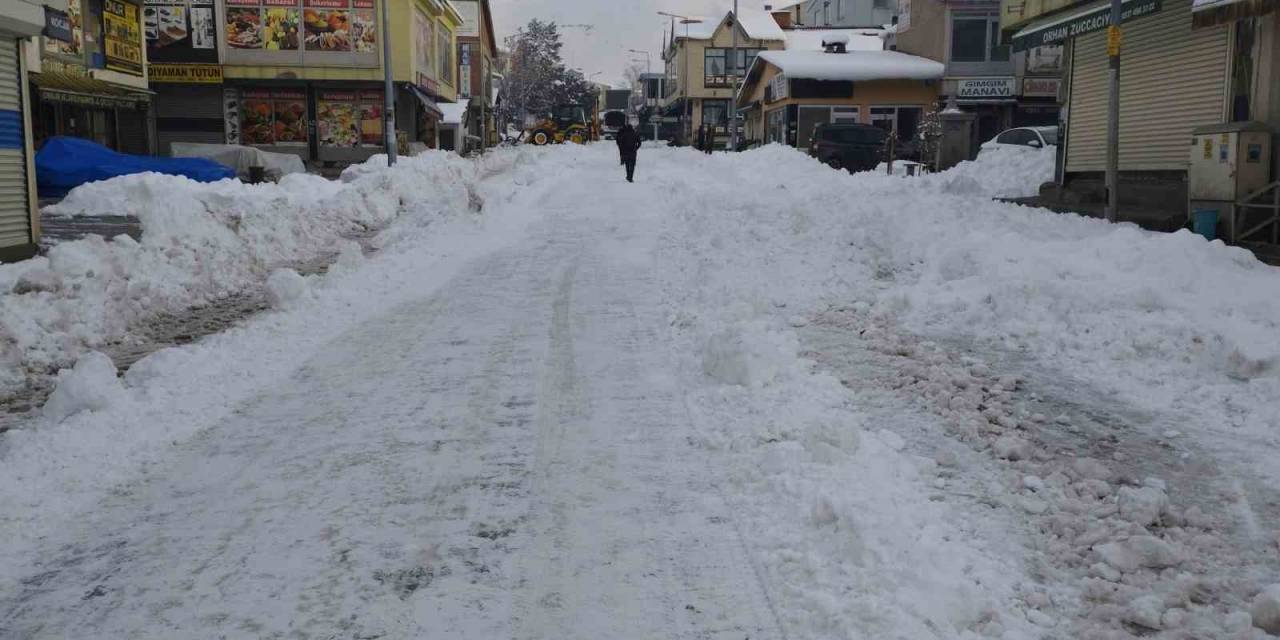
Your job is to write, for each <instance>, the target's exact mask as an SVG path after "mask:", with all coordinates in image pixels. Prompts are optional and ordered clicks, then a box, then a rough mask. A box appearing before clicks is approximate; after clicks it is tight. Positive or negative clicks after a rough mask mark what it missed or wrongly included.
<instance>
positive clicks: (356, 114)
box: [316, 91, 383, 147]
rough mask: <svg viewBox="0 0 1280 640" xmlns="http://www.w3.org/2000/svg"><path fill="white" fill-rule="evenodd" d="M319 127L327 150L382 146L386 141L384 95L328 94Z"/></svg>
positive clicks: (321, 101) (320, 104) (321, 106)
mask: <svg viewBox="0 0 1280 640" xmlns="http://www.w3.org/2000/svg"><path fill="white" fill-rule="evenodd" d="M317 108H318V110H319V111H318V113H317V116H316V124H317V125H318V127H319V136H320V145H321V146H325V147H358V146H360V145H367V146H379V145H381V144H382V143H383V140H382V116H383V98H382V92H381V91H359V92H357V91H324V92H321V93H320V95H319V98H318V102H317Z"/></svg>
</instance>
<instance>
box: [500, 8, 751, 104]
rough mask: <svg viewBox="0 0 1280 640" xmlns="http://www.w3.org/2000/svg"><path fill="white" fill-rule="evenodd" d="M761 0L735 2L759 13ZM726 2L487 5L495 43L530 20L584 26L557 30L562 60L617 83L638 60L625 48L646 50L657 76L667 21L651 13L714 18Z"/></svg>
mask: <svg viewBox="0 0 1280 640" xmlns="http://www.w3.org/2000/svg"><path fill="white" fill-rule="evenodd" d="M765 1H766V0H741V4H740V7H741V8H742V9H747V8H754V9H759V8H761V7H763V6H764V3H765ZM732 7H733V3H732V0H490V8H491V10H492V11H493V22H494V24H495V26H496V27H497V35H498V44H499V46H501V44H502V39H503V38H505V37H507V36H509V35H511V34H512V33H513V32H515V30H516V29H517V28H519V27H521V26H523V25H524V24H526V23H528V22H529V20H530V19H531V18H538V19H539V20H554V21H555V22H557V23H558V24H562V25H570V24H589V25H591V30H590V31H589V32H587V31H585V30H583V29H574V28H564V29H561V30H560V33H561V36H562V38H563V39H564V43H565V46H564V61H565V64H566V65H568V66H570V67H577V68H581V69H583V70H584V71H585V72H586V73H587V74H588V75H590V74H593V73H596V72H600V75H598V76H595V77H594V78H592V79H593V80H595V81H597V82H605V83H609V84H615V85H617V84H621V82H622V73H623V70H624V69H625V68H626V66H627V64H628V63H629V62H630V60H631V59H632V58H641V59H643V58H644V56H643V55H637V54H634V53H628V52H627V49H639V50H641V51H649V52H650V57H651V58H652V60H653V70H654V71H655V72H660V71H662V57H661V49H662V30H663V28H665V27H667V26H668V25H669V24H670V22H669V19H668V18H663V17H662V16H659V15H658V13H657V12H659V11H667V12H670V13H678V14H682V15H690V14H693V15H709V14H714V13H715V12H716V11H715V10H716V9H717V8H719V9H720V10H722V11H727V10H728V9H730V8H732Z"/></svg>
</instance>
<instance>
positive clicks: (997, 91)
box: [956, 78, 1014, 100]
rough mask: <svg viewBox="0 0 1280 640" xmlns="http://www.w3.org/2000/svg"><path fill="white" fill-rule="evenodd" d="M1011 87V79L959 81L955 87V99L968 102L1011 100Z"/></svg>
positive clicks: (1012, 82)
mask: <svg viewBox="0 0 1280 640" xmlns="http://www.w3.org/2000/svg"><path fill="white" fill-rule="evenodd" d="M1013 85H1014V80H1013V78H969V79H967V80H959V81H957V85H956V97H957V98H966V99H970V100H975V99H988V98H1012V97H1013V91H1014V86H1013Z"/></svg>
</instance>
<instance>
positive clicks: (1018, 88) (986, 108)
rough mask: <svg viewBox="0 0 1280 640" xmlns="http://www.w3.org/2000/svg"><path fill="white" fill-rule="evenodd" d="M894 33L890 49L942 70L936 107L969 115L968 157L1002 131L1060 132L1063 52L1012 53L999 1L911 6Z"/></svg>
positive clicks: (935, 0)
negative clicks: (948, 105)
mask: <svg viewBox="0 0 1280 640" xmlns="http://www.w3.org/2000/svg"><path fill="white" fill-rule="evenodd" d="M892 32H893V33H892V35H891V36H890V37H889V39H888V45H889V48H891V49H895V50H897V51H902V52H905V53H910V54H913V55H918V56H923V57H926V58H929V59H932V60H936V61H938V62H942V63H944V64H945V65H946V69H947V71H946V76H945V77H944V79H943V82H942V84H941V86H940V94H939V100H940V101H942V102H947V101H949V100H952V99H954V100H955V101H956V103H957V104H958V105H959V106H960V108H961V109H963V110H965V111H969V112H971V113H974V114H975V116H976V117H975V119H974V123H975V124H974V126H975V129H976V130H975V131H974V132H973V135H972V136H971V138H972V139H973V140H974V141H975V142H976V144H975V145H974V146H973V148H972V149H971V151H970V155H971V156H972V155H976V154H977V151H978V148H977V146H978V144H981V143H982V142H985V141H987V140H990V139H992V138H994V137H995V136H996V135H997V134H999V133H1000V132H1001V131H1003V130H1004V129H1008V128H1010V127H1022V126H1051V125H1056V124H1058V117H1059V96H1058V94H1059V91H1060V88H1061V76H1062V70H1063V55H1064V54H1063V50H1062V47H1061V46H1060V45H1055V44H1049V45H1046V46H1041V47H1034V48H1029V49H1026V50H1023V51H1018V52H1015V51H1014V50H1013V48H1012V46H1011V44H1010V42H1009V38H1008V36H1007V35H1006V34H1004V33H1003V32H1002V30H1001V27H1000V4H999V2H998V1H997V0H914V2H911V3H910V11H909V13H906V12H904V13H903V14H902V15H900V16H899V20H898V24H897V25H896V27H895V28H894V29H893V30H892Z"/></svg>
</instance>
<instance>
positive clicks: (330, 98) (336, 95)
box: [320, 91, 356, 102]
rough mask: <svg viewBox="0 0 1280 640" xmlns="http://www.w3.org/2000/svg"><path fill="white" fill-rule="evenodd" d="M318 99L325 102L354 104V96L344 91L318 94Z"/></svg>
mask: <svg viewBox="0 0 1280 640" xmlns="http://www.w3.org/2000/svg"><path fill="white" fill-rule="evenodd" d="M320 99H321V100H324V101H326V102H355V101H356V94H354V93H350V92H346V91H325V92H323V93H321V94H320Z"/></svg>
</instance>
